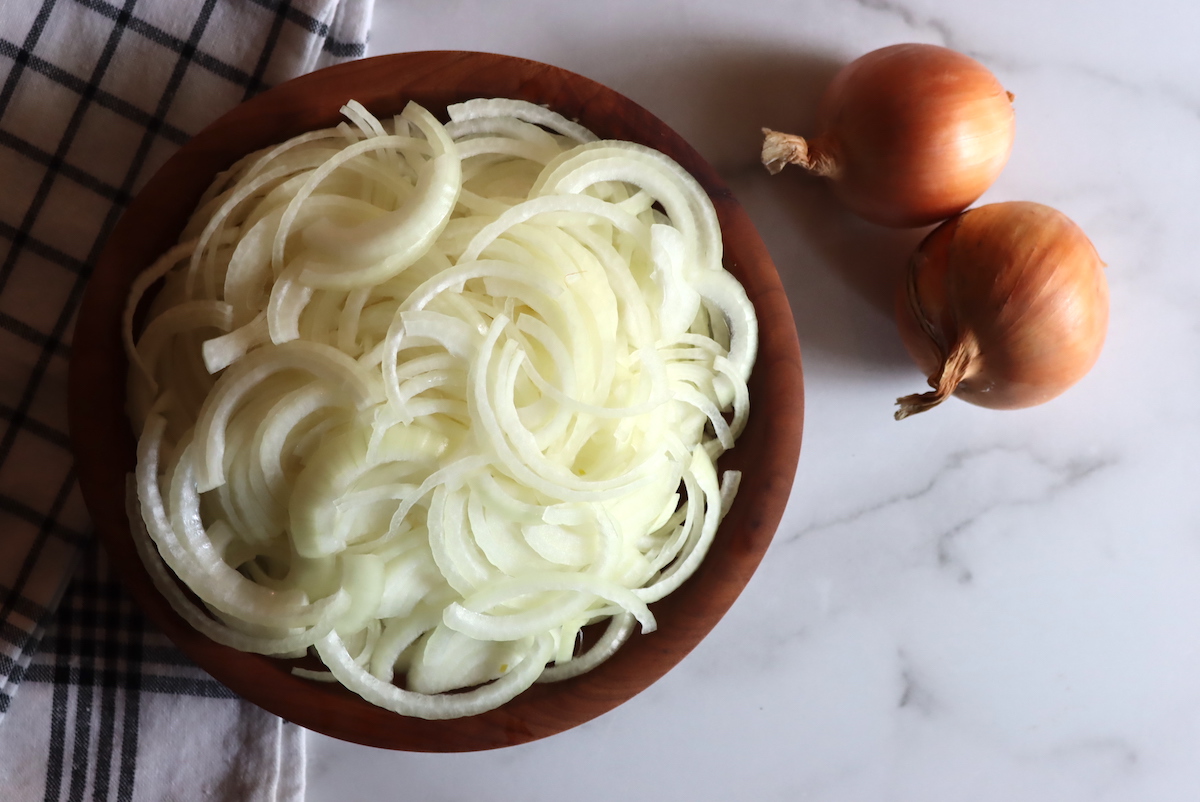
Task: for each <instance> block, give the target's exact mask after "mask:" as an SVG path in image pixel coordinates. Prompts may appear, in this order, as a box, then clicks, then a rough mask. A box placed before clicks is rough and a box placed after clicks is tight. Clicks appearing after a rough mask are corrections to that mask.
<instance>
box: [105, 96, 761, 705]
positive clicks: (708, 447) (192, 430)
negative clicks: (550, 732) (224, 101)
mask: <svg viewBox="0 0 1200 802" xmlns="http://www.w3.org/2000/svg"><path fill="white" fill-rule="evenodd" d="M342 111H343V115H344V116H345V118H346V122H343V123H341V124H340V125H338V126H337V127H336V128H330V129H327V130H321V131H314V132H311V133H308V134H304V135H302V136H298V137H296V138H294V139H291V140H289V141H287V142H284V143H283V144H281V145H278V146H275V147H272V148H269V149H266V150H263V151H260V152H257V153H254V154H252V155H250V156H248V157H246V158H245V159H243V160H242V161H240V162H239V163H238V164H236V165H235V166H234V167H233V168H232V169H231V170H230V171H228V172H227V173H225V174H222V175H221V176H220V177H219V178H218V180H217V181H216V183H215V184H214V185H213V186H212V188H211V189H210V190H209V192H208V193H207V194H206V195H205V197H204V199H203V200H202V202H201V204H200V207H199V208H198V210H197V211H196V213H195V215H194V216H193V218H192V219H191V221H190V223H189V224H188V226H187V228H186V230H185V232H184V233H183V236H182V238H181V241H180V244H179V245H178V246H177V247H175V248H174V249H172V250H171V251H170V252H168V253H167V254H165V255H164V256H163V257H162V258H161V259H160V260H159V261H158V262H157V263H156V264H155V265H154V266H152V267H151V268H150V269H149V270H147V271H146V273H144V274H143V275H142V276H141V277H140V278H139V279H138V281H137V282H136V285H135V287H134V290H133V293H132V295H131V297H130V300H129V306H128V310H127V313H126V331H125V337H126V345H127V348H128V351H129V356H130V363H131V366H132V367H131V373H130V378H129V399H130V403H129V407H130V410H129V411H130V417H131V419H132V420H133V422H134V425H135V431H138V432H140V439H139V443H138V469H137V474H136V477H135V480H134V481H132V482H131V494H132V493H133V492H134V491H136V498H133V497H131V505H132V506H133V507H134V509H133V513H132V514H133V517H134V518H135V519H136V521H137V522H138V523H139V524H141V525H139V526H135V529H136V530H138V531H137V532H136V533H135V537H137V538H139V546H140V548H141V553H142V555H143V558H144V559H145V560H146V562H147V565H148V566H149V568H150V570H151V573H152V575H153V576H154V577H155V580H156V582H157V583H158V586H159V588H160V589H161V590H162V592H163V593H164V594H165V595H166V597H167V598H168V599H169V600H170V602H171V603H172V605H173V606H174V607H175V609H176V610H177V611H178V612H179V613H180V614H181V615H182V616H184V617H185V618H186V619H187V620H188V621H189V622H191V623H192V624H193V625H194V626H195V627H197V628H198V629H200V630H201V631H202V632H204V633H205V634H206V635H207V636H208V637H210V638H212V639H213V640H215V641H218V642H220V643H224V644H227V645H230V646H233V647H236V648H238V649H242V650H246V651H253V652H258V653H263V654H273V655H281V656H289V657H297V656H301V655H304V654H308V653H312V652H315V654H316V655H318V656H319V657H320V659H321V661H322V662H323V663H324V665H325V666H326V667H327V668H328V671H329V674H326V675H325V678H333V679H336V680H338V681H340V682H342V683H343V684H345V685H346V686H347V687H349V688H351V689H352V690H354V691H356V692H357V693H359V694H361V695H362V696H363V697H364V698H366V699H367V700H369V701H371V702H373V703H375V704H378V705H381V706H383V707H386V708H389V709H391V710H394V711H397V712H399V713H402V714H405V715H411V716H419V717H422V718H433V719H436V718H452V717H457V716H466V715H472V714H476V713H480V712H483V711H486V710H489V709H492V708H495V707H497V706H499V705H501V704H503V703H504V702H505V701H507V700H509V699H511V698H512V697H514V696H515V695H517V694H519V693H520V692H521V691H522V690H524V689H525V688H527V687H529V686H530V685H531V684H532V683H534V682H535V681H538V680H539V678H541V679H543V680H554V679H563V678H566V677H570V676H574V675H576V674H579V673H580V672H583V671H587V670H589V669H591V668H593V667H595V666H596V665H598V664H599V663H601V662H602V661H603V660H605V659H606V658H607V657H609V656H610V655H611V654H613V653H614V652H615V651H616V650H617V649H618V648H619V647H620V646H621V644H622V643H623V642H624V641H625V640H626V639H627V638H628V637H629V636H630V634H631V633H632V632H633V631H634V630H635V628H636V625H637V624H640V625H641V629H642V631H643V632H650V631H652V630H653V629H654V628H655V619H654V614H653V613H652V611H651V610H650V607H649V606H648V605H649V604H651V603H652V602H654V601H656V600H658V599H660V598H662V597H663V596H665V595H666V594H668V593H670V592H671V591H673V590H674V589H675V588H677V587H678V586H679V585H680V584H681V583H682V582H684V581H685V580H686V579H687V578H688V577H689V576H690V575H691V574H692V572H693V571H694V570H695V569H696V567H697V565H698V564H699V563H700V561H701V560H702V559H703V558H704V555H705V553H706V551H707V549H708V548H709V545H710V543H711V542H712V539H713V535H714V533H715V532H716V529H717V525H718V523H719V521H720V519H721V516H722V515H723V514H724V512H725V511H726V510H727V509H728V505H729V503H730V501H731V500H732V497H733V494H734V492H735V491H736V486H737V479H738V477H737V476H736V475H734V474H731V473H726V474H725V475H724V477H723V478H722V479H719V478H718V474H717V471H716V469H715V462H716V459H717V457H718V456H719V455H720V454H721V453H722V452H723V451H725V450H726V449H728V448H730V447H731V446H732V445H733V443H734V440H735V439H736V438H737V436H738V434H739V432H740V431H741V430H742V428H743V426H744V425H745V422H746V418H747V414H748V396H747V390H746V379H747V377H748V376H749V373H750V369H751V365H752V363H753V361H754V357H755V351H756V346H757V328H756V322H755V317H754V310H753V307H752V306H751V305H750V303H749V301H748V300H747V297H746V294H745V292H744V291H743V289H742V287H741V286H740V285H739V284H738V282H737V281H736V280H735V279H734V278H733V277H732V276H731V275H730V274H729V273H727V272H726V271H725V270H724V269H723V267H722V265H721V235H720V230H719V228H718V224H717V218H716V214H715V212H714V210H713V207H712V205H711V203H710V202H709V199H708V197H707V196H706V195H705V193H704V191H703V190H702V189H701V188H700V186H699V185H698V184H697V182H696V181H695V180H694V179H692V177H691V176H690V175H688V174H687V173H686V172H685V171H684V170H683V169H681V168H680V167H679V166H678V165H677V164H675V163H674V162H673V161H671V160H670V159H668V158H667V157H665V156H663V155H662V154H660V153H658V152H655V151H653V150H650V149H648V148H645V147H641V146H639V145H635V144H632V143H628V142H611V141H598V140H597V139H596V137H595V136H593V135H592V134H591V133H590V132H588V131H587V130H585V129H584V128H582V127H580V126H579V125H578V124H575V123H573V122H571V121H569V120H566V119H564V118H563V117H561V116H559V115H557V114H555V113H553V112H550V111H548V110H546V109H544V108H541V107H539V106H534V105H531V104H528V103H523V102H517V101H510V100H477V101H470V102H467V103H462V104H459V105H456V106H452V107H450V108H449V110H448V112H449V117H450V122H449V123H448V124H446V125H442V124H441V123H440V122H439V121H438V120H436V119H435V118H434V117H433V116H432V115H430V114H429V113H428V112H427V111H426V110H424V109H422V108H420V107H419V106H417V105H415V104H410V105H409V106H408V107H407V108H406V109H405V110H404V112H403V113H402V114H400V115H398V116H397V117H395V118H394V119H391V120H383V121H381V120H378V119H376V118H375V117H373V116H372V115H371V114H370V113H369V112H367V110H366V109H365V108H363V107H362V106H361V105H360V104H358V103H356V102H350V103H349V104H348V105H347V106H346V107H345V108H344V109H343V110H342ZM160 281H161V288H160V289H159V291H158V292H157V294H156V295H155V297H154V299H153V301H152V303H149V311H148V313H147V314H146V316H145V317H146V322H145V324H144V325H143V326H140V327H139V330H140V334H139V336H137V337H136V339H135V334H134V319H135V316H136V313H137V310H138V308H139V305H140V304H142V302H143V300H144V297H145V296H146V293H147V290H148V289H149V288H150V287H152V286H154V285H156V284H157V283H159V282H160ZM173 577H177V578H178V579H180V580H182V582H183V583H184V584H185V585H186V586H187V588H188V589H189V590H190V591H191V593H190V594H189V593H185V592H184V591H183V590H182V589H181V588H180V587H179V585H178V584H177V583H176V582H175V581H174V579H173ZM197 599H198V600H199V601H198V602H197ZM605 620H608V621H609V623H608V625H607V628H606V629H605V630H604V634H603V635H602V636H601V637H600V638H599V639H598V640H597V641H596V642H595V644H594V645H592V646H590V647H588V649H587V650H586V651H581V650H580V649H579V648H578V647H577V643H578V642H579V641H580V631H581V629H582V628H583V627H585V626H588V625H590V624H596V623H601V622H604V621H605ZM305 673H306V674H308V675H313V672H305ZM321 673H323V672H317V674H321ZM330 674H331V675H332V676H331V677H330V676H329V675H330ZM449 691H458V692H456V693H448V692H449Z"/></svg>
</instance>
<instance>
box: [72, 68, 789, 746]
mask: <svg viewBox="0 0 1200 802" xmlns="http://www.w3.org/2000/svg"><path fill="white" fill-rule="evenodd" d="M473 97H511V98H520V99H524V100H529V101H533V102H535V103H542V104H546V105H548V106H550V107H552V108H553V109H555V110H556V111H559V112H561V113H562V114H564V115H566V116H567V117H569V118H574V119H578V120H579V121H580V122H582V123H583V124H584V125H586V126H588V127H589V128H591V129H592V130H593V131H595V132H596V133H597V134H599V135H600V136H602V137H606V138H615V139H627V140H632V141H635V142H640V143H642V144H645V145H649V146H651V147H654V148H657V149H658V150H660V151H662V152H664V153H666V154H668V155H670V156H671V157H673V158H674V159H675V160H676V161H678V162H679V163H680V164H682V165H683V167H685V168H686V169H687V170H688V171H689V172H691V173H692V175H694V176H695V177H696V178H697V179H699V181H700V183H701V184H702V185H703V186H704V188H705V189H706V190H707V192H708V194H709V195H710V196H711V197H712V200H713V202H714V204H715V205H716V209H717V213H718V215H719V218H720V222H721V230H722V233H723V236H724V241H725V264H726V266H727V267H728V269H729V270H731V271H732V272H733V273H734V274H735V275H736V276H737V277H738V278H739V279H740V280H741V281H742V283H743V284H744V285H745V287H746V290H747V292H748V293H749V297H750V300H751V301H752V302H753V303H754V306H755V308H756V309H757V313H758V318H759V324H760V326H761V345H760V352H759V357H758V362H757V365H756V367H755V369H754V373H753V376H752V377H751V380H750V393H751V396H750V397H751V402H752V412H751V417H750V422H749V426H748V428H747V429H746V431H745V433H744V434H743V436H742V438H741V439H740V440H739V442H738V445H737V447H736V448H735V449H734V450H733V451H730V452H729V453H727V454H726V455H725V456H724V457H722V459H721V465H720V467H721V468H722V469H730V468H734V469H740V470H742V471H743V472H744V478H743V481H742V484H741V491H740V492H739V494H738V496H737V500H736V502H735V504H734V505H733V508H732V510H731V511H730V512H729V514H728V516H727V517H726V519H725V521H724V522H723V524H722V525H721V528H720V530H719V533H718V535H717V537H716V541H715V542H714V543H713V545H712V549H711V551H710V553H709V555H708V557H707V559H706V560H705V562H704V563H703V564H702V566H701V567H700V569H699V570H698V571H697V572H696V573H695V575H694V576H692V577H691V579H689V580H688V581H687V582H686V583H684V585H683V586H682V587H681V588H679V590H677V591H676V592H675V593H673V594H672V595H670V596H668V597H667V598H666V599H664V600H662V601H660V602H658V603H656V604H655V605H654V606H653V610H654V614H655V616H656V617H657V619H658V622H659V629H658V631H657V632H654V633H652V634H650V635H640V634H637V635H635V636H634V637H633V638H631V639H630V641H629V642H628V643H626V644H625V646H624V647H623V648H622V649H621V650H620V651H619V652H618V653H617V655H616V656H615V657H613V658H612V659H610V660H609V661H608V662H606V663H604V664H603V665H601V666H600V667H599V668H597V669H595V670H593V671H592V672H590V673H587V674H584V675H582V676H580V677H577V678H575V679H572V680H568V681H565V682H561V683H555V684H545V685H535V686H534V687H533V688H530V689H529V690H528V691H526V692H525V693H523V694H522V695H520V696H518V697H517V698H516V699H515V700H513V701H511V702H509V703H508V704H506V705H504V706H502V707H500V708H499V709H496V710H493V711H491V712H488V713H484V714H482V715H477V716H472V717H469V718H463V719H457V720H451V721H424V720H420V719H412V718H407V717H403V716H400V715H398V714H396V713H392V712H390V711H388V710H384V709H382V708H379V707H375V706H373V705H371V704H369V703H368V702H366V701H364V700H363V699H362V698H360V697H358V696H356V695H355V694H353V693H351V692H349V691H347V690H346V689H344V688H343V687H341V686H340V685H336V684H326V683H319V682H313V681H310V680H306V679H301V678H298V677H296V676H293V675H292V674H291V673H290V669H291V667H292V665H293V663H291V662H290V661H287V660H280V659H275V658H268V657H263V656H261V655H256V654H247V653H243V652H239V651H236V650H233V649H230V648H227V647H225V646H221V645H218V644H216V643H213V642H212V641H210V640H208V639H207V638H206V637H204V636H203V635H200V634H199V633H197V632H196V631H195V630H193V629H192V628H191V627H190V626H188V625H187V624H186V623H184V621H183V620H182V619H181V618H179V617H178V616H177V615H176V614H175V612H174V611H173V610H172V609H171V608H170V607H169V605H168V604H167V602H166V601H165V600H164V599H163V597H162V596H160V595H159V593H158V591H157V590H155V588H154V585H153V584H152V582H151V580H150V577H149V575H148V574H147V573H146V570H145V569H144V568H143V566H142V563H141V561H140V559H139V558H138V556H137V553H136V551H135V550H134V543H133V539H132V536H131V535H130V531H129V525H128V521H127V519H126V516H125V506H124V503H125V502H124V498H125V477H126V474H127V473H128V472H131V471H132V470H133V468H134V463H135V459H134V438H133V434H132V432H131V430H130V426H129V423H128V422H127V420H126V417H125V414H124V403H125V397H124V395H125V392H124V388H125V375H126V371H127V369H128V365H127V362H126V358H125V354H124V352H123V350H122V346H121V340H120V320H121V314H122V310H123V309H124V306H125V299H126V296H127V294H128V291H129V286H130V283H131V282H132V280H133V278H134V276H136V275H137V274H138V273H139V272H140V271H141V270H142V269H143V268H145V267H146V266H148V265H149V264H150V263H151V262H153V261H154V259H155V258H156V257H157V256H158V255H159V254H161V253H162V252H163V251H165V250H167V249H168V248H169V247H170V246H172V245H173V244H174V243H175V241H176V238H177V237H178V235H179V232H180V231H181V230H182V228H183V226H184V223H185V221H186V219H187V217H188V216H189V214H190V213H191V212H192V210H193V209H194V207H195V205H196V202H197V200H198V199H199V197H200V195H201V193H202V192H203V191H204V190H205V188H206V187H207V186H208V184H209V183H210V182H211V181H212V179H213V177H214V176H215V175H216V173H217V172H219V171H220V170H222V169H225V168H227V167H228V166H229V165H231V164H232V163H233V162H234V161H235V160H236V159H237V158H238V157H240V156H243V155H244V154H246V153H249V152H251V151H253V150H257V149H259V148H262V147H265V146H267V145H271V144H274V143H277V142H282V141H283V140H285V139H288V138H289V137H292V136H294V135H296V134H299V133H302V132H304V131H309V130H312V129H315V128H322V127H327V126H330V125H333V124H335V123H336V122H337V121H338V120H339V119H340V117H339V114H338V109H339V108H340V107H341V106H342V105H343V104H344V103H345V102H346V101H348V100H350V99H356V100H358V101H360V102H362V103H363V104H364V105H365V106H366V107H367V108H368V109H370V110H371V111H373V112H374V113H375V114H377V115H383V114H391V113H394V112H399V111H400V110H401V109H402V108H403V106H404V104H405V103H406V102H407V101H409V100H415V101H417V102H418V103H421V104H422V105H424V106H425V107H426V108H428V109H429V110H430V111H433V112H434V113H435V114H438V113H442V112H444V110H445V106H446V105H447V104H450V103H454V102H458V101H461V100H466V99H469V98H473ZM802 422H803V383H802V378H801V369H800V348H799V345H798V343H797V338H796V329H795V325H794V323H793V320H792V314H791V310H790V309H789V307H788V302H787V297H786V296H785V295H784V291H783V288H782V286H781V284H780V280H779V276H778V274H777V273H776V271H775V267H774V265H773V264H772V262H771V257H770V256H769V254H768V253H767V249H766V247H765V246H764V245H763V242H762V240H761V239H760V238H759V236H758V234H757V233H756V232H755V230H754V226H753V225H752V224H751V222H750V220H749V218H748V217H747V216H746V213H745V212H744V211H743V210H742V208H741V206H739V205H738V203H737V201H735V200H734V199H733V196H732V195H731V194H730V192H729V189H728V188H727V187H726V186H725V185H724V183H722V181H721V179H720V178H719V177H718V176H717V174H716V172H715V171H714V170H713V168H712V167H710V166H709V165H708V164H706V163H705V161H704V160H703V159H702V158H701V157H700V155H699V154H698V153H696V151H695V150H693V149H692V148H691V147H689V146H688V145H687V143H685V142H684V141H683V140H682V139H681V138H680V137H679V136H678V135H677V134H675V133H674V132H673V131H671V130H670V129H669V128H667V126H666V125H664V124H663V123H662V122H661V121H659V120H658V119H656V118H655V117H653V116H652V115H651V114H650V113H649V112H647V111H646V110H645V109H643V108H641V107H640V106H638V105H636V104H634V103H633V102H631V101H630V100H628V99H627V98H625V97H622V96H621V95H619V94H617V93H616V92H613V91H612V90H610V89H607V88H605V87H603V86H601V85H600V84H598V83H596V82H594V81H591V80H588V79H587V78H583V77H581V76H579V75H575V74H573V73H570V72H567V71H565V70H561V69H558V68H556V67H552V66H549V65H546V64H539V63H536V62H533V61H527V60H524V59H518V58H511V57H508V56H499V55H492V54H484V53H463V52H427V53H406V54H399V55H390V56H379V57H377V58H371V59H365V60H362V61H356V62H351V63H348V64H342V65H339V66H336V67H331V68H329V69H325V70H321V71H319V72H315V73H312V74H309V75H305V76H303V77H301V78H297V79H295V80H292V81H289V82H287V83H285V84H282V85H280V86H277V87H275V88H274V89H271V90H270V91H268V92H265V93H263V94H261V95H259V96H258V97H255V98H254V99H252V100H250V101H248V102H246V103H243V104H242V105H240V106H238V107H237V108H235V109H234V110H233V111H231V112H229V113H228V114H226V115H225V116H224V117H222V118H221V119H220V120H218V121H217V122H215V123H214V124H212V125H211V126H209V127H208V128H206V129H205V130H204V131H202V132H201V133H200V134H199V135H198V136H196V138H195V139H193V140H192V141H190V142H189V143H188V144H186V145H185V146H184V147H183V148H182V149H181V150H180V151H179V152H178V153H176V154H175V156H174V157H173V158H171V159H170V160H169V161H168V162H167V163H166V164H165V165H164V166H163V167H162V169H161V170H159V172H158V173H157V174H156V175H155V176H154V178H153V179H152V180H151V181H150V182H149V183H148V184H147V185H146V187H145V189H143V190H142V191H141V193H140V194H139V195H138V196H137V198H135V199H134V201H133V202H132V203H131V204H130V206H129V209H128V211H127V212H126V213H125V216H124V217H123V218H122V219H121V221H120V223H119V225H118V226H117V227H116V229H115V230H114V232H113V234H112V237H111V238H110V239H109V241H108V244H107V246H106V248H105V249H104V252H103V254H102V255H101V256H100V259H99V262H98V264H97V266H96V271H95V274H94V275H93V277H92V279H91V283H90V284H89V286H88V289H87V294H86V297H85V298H84V301H83V305H82V307H81V309H80V312H79V320H78V324H77V326H76V331H75V337H74V345H73V348H72V356H71V372H70V425H71V438H72V442H73V446H74V450H75V457H76V467H77V471H78V475H79V483H80V485H81V488H82V491H83V496H84V499H85V500H86V503H87V506H88V509H89V511H90V513H91V516H92V520H93V524H94V526H95V529H96V532H97V534H98V535H99V536H100V539H101V542H102V543H103V545H104V547H105V548H106V549H107V551H108V554H109V557H110V559H111V561H112V563H113V565H114V566H116V569H117V571H118V572H119V574H120V576H121V578H122V579H123V581H124V583H125V585H126V586H127V587H128V588H129V590H130V592H131V594H132V595H133V597H134V598H135V599H136V600H137V602H138V603H139V604H140V605H141V608H142V610H143V611H144V612H145V614H146V615H147V617H149V619H150V620H151V621H153V622H154V624H156V625H157V626H158V627H159V628H161V629H162V631H163V632H165V633H166V634H167V635H168V636H169V637H170V638H171V640H172V641H174V642H175V643H176V644H177V645H178V646H179V648H180V649H181V650H183V652H184V653H186V654H187V655H188V656H189V657H190V658H191V659H193V660H194V661H195V662H196V663H198V664H199V665H200V666H201V667H202V668H204V669H205V670H206V671H208V672H209V673H210V674H211V675H212V676H213V677H215V678H216V679H217V680H219V681H220V682H222V683H224V684H225V685H227V686H228V687H229V688H230V689H232V690H233V691H234V692H236V693H238V694H239V695H241V696H242V697H244V698H246V699H248V700H249V701H251V702H253V703H255V704H257V705H259V706H260V707H263V708H265V709H266V710H269V711H271V712H272V713H275V714H277V715H279V716H281V717H283V718H285V719H288V720H289V721H293V722H295V723H297V724H299V725H301V726H304V727H307V728H309V729H312V730H316V731H317V732H321V733H325V734H326V735H330V736H333V737H335V738H341V739H344V740H347V741H354V742H357V743H362V744H367V745H370V746H376V747H383V748H387V749H400V750H408V751H421V752H460V751H474V750H482V749H492V748H496V747H501V746H510V745H514V744H520V743H524V742H527V741H532V740H535V739H538V738H544V737H546V736H548V735H553V734H554V733H557V732H562V731H563V730H566V729H569V728H571V727H574V726H576V725H578V724H582V723H583V722H585V721H588V720H590V719H592V718H595V717H596V716H599V715H600V714H602V713H605V712H607V711H609V710H611V709H613V708H614V707H616V706H617V705H619V704H621V703H622V702H625V701H627V700H628V699H630V698H631V697H633V696H634V695H635V694H637V693H639V692H640V691H642V690H644V689H645V688H647V687H648V686H649V685H650V684H651V683H653V682H654V681H655V680H657V679H658V678H659V677H661V676H663V675H664V674H665V673H666V672H667V671H669V670H670V669H671V668H672V667H673V666H674V665H675V664H677V663H678V662H679V661H680V660H682V659H683V657H684V656H685V655H686V654H687V653H688V652H689V651H691V650H692V648H694V647H695V646H696V644H698V643H699V642H700V640H701V639H702V638H703V637H704V636H705V635H706V634H708V632H709V631H710V630H711V629H712V628H713V626H714V625H715V624H716V623H717V621H718V620H719V619H720V618H721V616H722V615H724V614H725V612H726V610H728V609H729V607H730V605H732V604H733V602H734V599H736V598H737V596H738V594H739V593H740V592H741V590H742V588H743V587H745V585H746V583H747V582H748V581H749V580H750V576H751V575H752V574H753V573H754V570H755V568H756V567H757V566H758V563H759V561H760V560H761V559H762V556H763V553H764V552H765V551H766V550H767V546H768V544H769V543H770V541H771V538H772V536H773V534H774V532H775V528H776V526H777V525H778V523H779V519H780V517H781V516H782V514H783V509H784V506H785V504H786V503H787V499H788V495H789V493H790V491H791V487H792V479H793V476H794V474H795V470H796V461H797V458H798V456H799V452H800V435H801V429H802Z"/></svg>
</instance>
